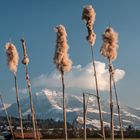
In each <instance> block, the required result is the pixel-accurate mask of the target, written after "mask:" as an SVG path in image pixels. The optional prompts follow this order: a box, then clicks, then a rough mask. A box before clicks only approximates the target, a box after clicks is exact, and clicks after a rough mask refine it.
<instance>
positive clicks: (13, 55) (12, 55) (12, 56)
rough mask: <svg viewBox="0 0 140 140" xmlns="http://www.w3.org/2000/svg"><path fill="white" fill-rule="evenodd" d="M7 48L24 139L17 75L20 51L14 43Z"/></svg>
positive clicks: (8, 44) (7, 45)
mask: <svg viewBox="0 0 140 140" xmlns="http://www.w3.org/2000/svg"><path fill="white" fill-rule="evenodd" d="M5 49H6V55H7V63H8V67H9V69H10V70H11V71H12V73H13V75H14V81H15V90H16V99H17V106H18V116H19V124H20V129H21V136H22V139H24V133H23V123H22V113H21V107H20V100H19V95H18V85H17V75H16V73H17V66H18V60H19V57H18V52H17V49H16V47H15V46H14V44H12V43H7V44H6V46H5Z"/></svg>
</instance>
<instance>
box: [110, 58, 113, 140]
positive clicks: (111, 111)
mask: <svg viewBox="0 0 140 140" xmlns="http://www.w3.org/2000/svg"><path fill="white" fill-rule="evenodd" d="M110 69H111V64H110V61H109V76H110V78H109V81H110V84H109V85H110V117H111V120H110V126H111V140H114V114H113V97H112V73H111V70H110Z"/></svg>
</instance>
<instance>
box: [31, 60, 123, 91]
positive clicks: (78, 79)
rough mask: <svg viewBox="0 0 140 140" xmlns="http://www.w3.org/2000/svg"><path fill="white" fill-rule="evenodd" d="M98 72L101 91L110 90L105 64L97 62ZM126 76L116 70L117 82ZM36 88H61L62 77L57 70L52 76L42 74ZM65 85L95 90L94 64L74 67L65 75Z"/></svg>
mask: <svg viewBox="0 0 140 140" xmlns="http://www.w3.org/2000/svg"><path fill="white" fill-rule="evenodd" d="M95 64H96V71H97V78H98V86H99V90H108V89H109V74H108V69H107V68H106V66H105V63H102V62H99V61H96V62H95ZM124 75H125V71H124V70H120V69H116V70H115V80H116V82H117V81H119V80H121V79H122V78H123V77H124ZM32 83H33V86H34V87H54V88H57V87H61V75H60V73H59V71H57V70H55V71H53V72H52V73H51V74H49V75H48V74H42V75H40V76H39V77H37V78H35V79H34V80H33V81H32ZM65 83H66V87H67V88H80V89H82V88H84V89H95V80H94V70H93V66H92V63H89V64H88V65H86V66H84V67H82V66H81V65H77V66H73V67H72V70H71V71H70V72H69V73H66V74H65Z"/></svg>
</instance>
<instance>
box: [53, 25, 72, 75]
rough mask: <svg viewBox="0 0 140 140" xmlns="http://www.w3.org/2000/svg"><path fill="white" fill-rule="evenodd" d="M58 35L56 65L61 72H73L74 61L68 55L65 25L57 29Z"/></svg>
mask: <svg viewBox="0 0 140 140" xmlns="http://www.w3.org/2000/svg"><path fill="white" fill-rule="evenodd" d="M55 31H56V33H57V39H56V49H55V55H54V58H53V60H54V63H55V64H56V67H57V69H58V70H59V71H62V72H68V71H70V70H71V66H72V61H71V60H70V59H69V55H68V44H67V33H66V30H65V27H64V26H63V25H59V26H57V27H56V28H55Z"/></svg>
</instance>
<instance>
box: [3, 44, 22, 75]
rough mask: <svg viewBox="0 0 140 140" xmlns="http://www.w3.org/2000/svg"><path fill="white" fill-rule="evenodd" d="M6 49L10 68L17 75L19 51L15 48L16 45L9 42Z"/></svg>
mask: <svg viewBox="0 0 140 140" xmlns="http://www.w3.org/2000/svg"><path fill="white" fill-rule="evenodd" d="M5 49H6V55H7V64H8V67H9V69H10V70H11V71H12V72H13V73H14V74H16V72H17V66H18V60H19V56H18V52H17V49H16V47H15V46H14V44H12V43H9V42H8V43H6V45H5Z"/></svg>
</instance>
